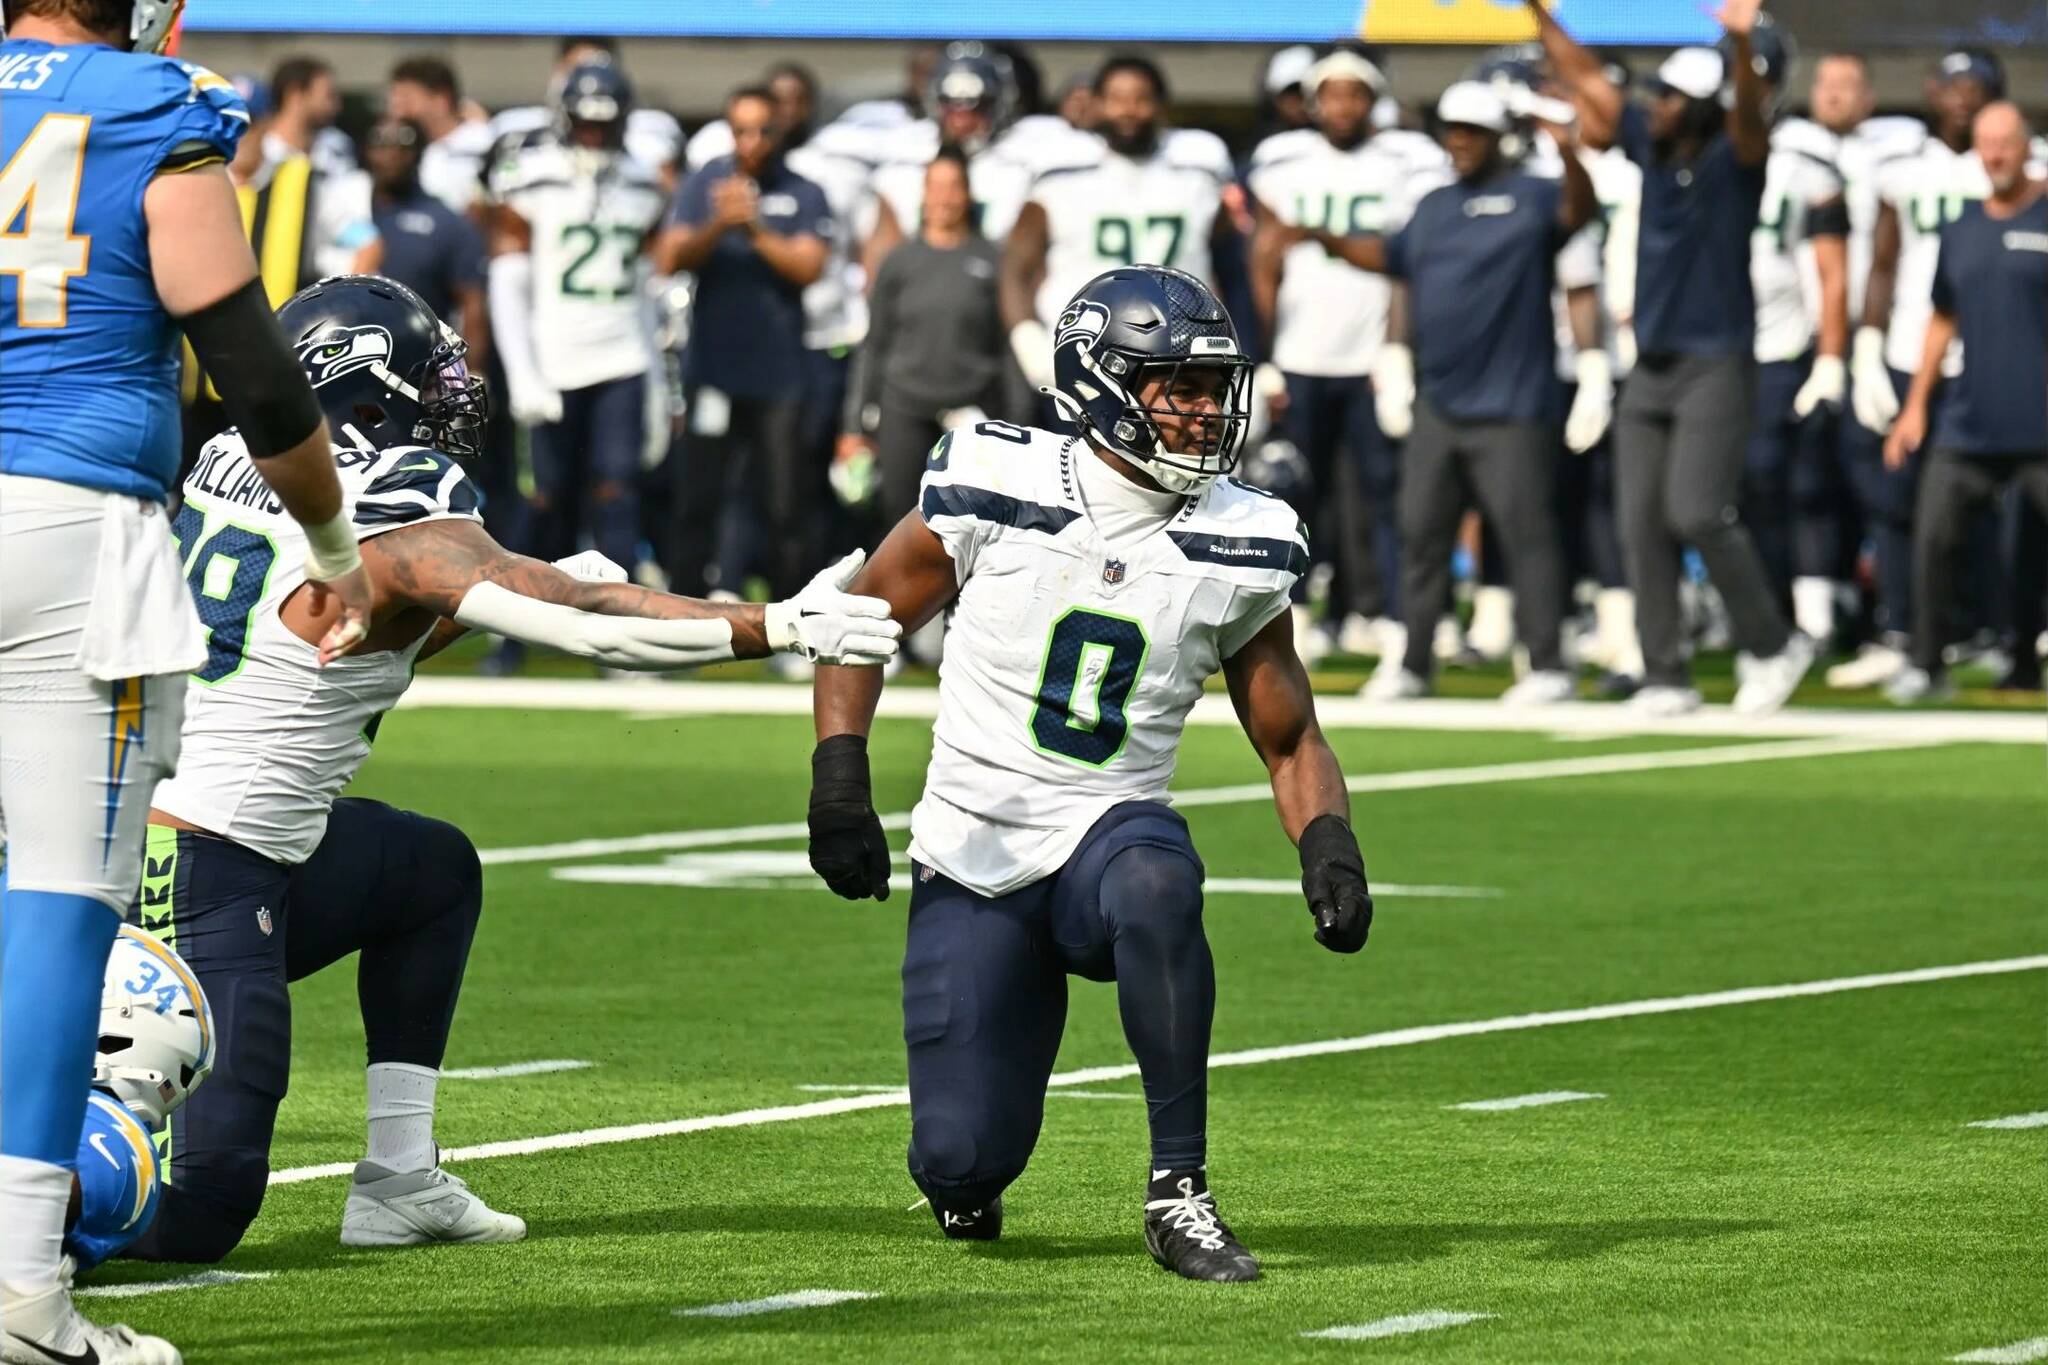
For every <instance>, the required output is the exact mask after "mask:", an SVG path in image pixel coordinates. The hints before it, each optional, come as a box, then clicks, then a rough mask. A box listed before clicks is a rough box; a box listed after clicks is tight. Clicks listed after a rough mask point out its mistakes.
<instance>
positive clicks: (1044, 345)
mask: <svg viewBox="0 0 2048 1365" xmlns="http://www.w3.org/2000/svg"><path fill="white" fill-rule="evenodd" d="M1010 353H1011V354H1012V355H1014V356H1016V357H1017V368H1018V369H1020V370H1022V371H1023V372H1024V382H1025V383H1027V384H1029V385H1030V386H1031V387H1032V388H1034V389H1049V388H1051V387H1052V333H1050V332H1048V331H1046V330H1045V324H1044V323H1042V322H1038V321H1035V320H1034V321H1029V322H1020V323H1018V324H1017V325H1016V326H1015V327H1012V328H1011V329H1010Z"/></svg>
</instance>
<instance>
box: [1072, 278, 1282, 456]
mask: <svg viewBox="0 0 2048 1365" xmlns="http://www.w3.org/2000/svg"><path fill="white" fill-rule="evenodd" d="M1052 366H1053V388H1052V389H1051V390H1049V392H1050V394H1051V396H1052V399H1053V402H1054V403H1055V404H1056V405H1057V406H1058V407H1059V409H1060V411H1061V413H1062V415H1064V416H1065V417H1066V418H1067V419H1068V420H1069V421H1071V422H1073V423H1075V424H1076V425H1077V426H1079V427H1080V428H1081V429H1082V430H1083V431H1084V432H1085V433H1086V434H1087V436H1088V438H1089V439H1090V440H1092V441H1094V442H1096V443H1097V444H1098V445H1101V446H1103V447H1104V448H1106V449H1108V450H1112V451H1114V452H1116V453H1117V454H1118V455H1121V456H1123V457H1124V458H1125V459H1127V460H1129V461H1130V462H1131V463H1133V464H1135V465H1137V466H1138V467H1139V468H1141V469H1143V470H1144V471H1145V472H1146V473H1147V474H1149V475H1151V476H1152V477H1153V478H1154V479H1156V480H1157V481H1158V482H1159V485H1160V487H1162V488H1165V489H1168V490H1170V491H1172V492H1175V493H1197V492H1200V491H1201V490H1202V489H1203V488H1204V487H1206V486H1207V485H1208V483H1209V482H1210V481H1211V480H1212V479H1216V478H1218V477H1220V476H1222V475H1224V474H1228V473H1230V471H1231V470H1233V469H1235V468H1236V467H1237V456H1238V450H1239V448H1240V447H1241V446H1243V444H1244V437H1245V430H1246V428H1247V426H1249V424H1250V421H1251V375H1252V362H1251V359H1250V357H1248V356H1246V355H1245V353H1244V347H1242V346H1241V345H1239V344H1238V340H1237V329H1236V328H1234V327H1232V326H1231V324H1230V315H1229V314H1228V313H1227V312H1225V311H1224V309H1223V304H1222V303H1221V302H1220V301H1219V300H1218V299H1217V297H1216V296H1215V295H1214V294H1213V293H1211V292H1210V291H1209V286H1207V285H1206V284H1203V283H1202V282H1201V281H1200V280H1198V279H1196V278H1195V277H1194V276H1193V275H1190V274H1188V273H1187V272H1185V271H1181V270H1169V269H1166V268H1165V267H1163V266H1154V265H1136V266H1123V267H1120V268H1119V269H1116V270H1112V271H1110V272H1108V273H1107V274H1104V275H1098V276H1096V277H1095V278H1094V279H1093V280H1091V281H1089V282H1088V284H1087V285H1086V286H1085V287H1084V288H1083V289H1082V290H1081V292H1080V293H1078V294H1076V295H1074V297H1073V301H1072V302H1070V303H1068V304H1067V307H1066V311H1065V312H1063V313H1061V314H1060V320H1059V326H1058V327H1056V328H1054V329H1053V349H1052ZM1189 371H1211V372H1214V373H1215V375H1216V376H1217V379H1216V390H1215V397H1216V406H1217V409H1218V411H1217V413H1216V414H1215V415H1214V416H1212V417H1210V418H1209V420H1208V421H1207V422H1206V423H1205V424H1204V426H1203V428H1202V430H1203V436H1202V440H1201V443H1200V445H1199V446H1197V447H1196V448H1195V449H1192V450H1184V451H1175V450H1169V449H1168V448H1167V445H1166V441H1165V438H1164V436H1163V434H1162V433H1161V432H1160V429H1159V423H1158V421H1157V419H1158V418H1160V417H1185V416H1187V415H1188V411H1187V409H1185V408H1184V407H1182V406H1181V402H1180V401H1178V400H1176V398H1175V397H1174V392H1175V390H1176V389H1177V388H1178V387H1180V384H1179V381H1180V380H1181V379H1182V378H1183V377H1184V376H1185V375H1186V374H1187V373H1188V372H1189ZM1153 380H1164V381H1165V382H1164V384H1163V385H1162V386H1161V389H1160V392H1159V394H1158V395H1157V397H1156V398H1155V399H1154V402H1155V404H1157V406H1147V405H1146V404H1145V402H1144V401H1143V398H1142V392H1143V390H1144V388H1145V387H1146V385H1147V384H1149V383H1150V382H1151V381H1153Z"/></svg>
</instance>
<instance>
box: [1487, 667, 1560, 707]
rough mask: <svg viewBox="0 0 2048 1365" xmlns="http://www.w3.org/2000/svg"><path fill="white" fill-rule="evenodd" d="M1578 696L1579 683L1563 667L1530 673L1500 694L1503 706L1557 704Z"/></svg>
mask: <svg viewBox="0 0 2048 1365" xmlns="http://www.w3.org/2000/svg"><path fill="white" fill-rule="evenodd" d="M1577 696H1578V684H1577V682H1576V681H1574V679H1573V678H1572V675H1571V674H1569V673H1567V672H1565V671H1564V670H1563V669H1561V668H1550V669H1542V670H1539V671H1538V672H1535V673H1530V674H1528V675H1526V676H1525V677H1523V679H1522V680H1521V681H1520V682H1518V683H1516V684H1515V685H1514V686H1513V687H1510V688H1509V689H1508V690H1507V691H1505V692H1503V693H1501V694H1500V704H1501V705H1502V706H1555V705H1557V704H1558V703H1559V702H1567V701H1571V700H1573V699H1574V698H1575V697H1577Z"/></svg>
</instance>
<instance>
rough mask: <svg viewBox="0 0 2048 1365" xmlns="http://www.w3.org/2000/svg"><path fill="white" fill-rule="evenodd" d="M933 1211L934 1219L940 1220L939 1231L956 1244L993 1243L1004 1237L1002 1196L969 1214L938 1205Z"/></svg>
mask: <svg viewBox="0 0 2048 1365" xmlns="http://www.w3.org/2000/svg"><path fill="white" fill-rule="evenodd" d="M931 1209H932V1217H934V1218H936V1219H938V1220H939V1231H941V1232H943V1233H945V1234H946V1236H947V1237H949V1238H950V1239H952V1240H953V1241H955V1242H993V1241H994V1240H995V1239H996V1238H998V1237H1000V1236H1002V1235H1003V1197H1002V1196H1001V1195H997V1196H996V1197H995V1198H993V1199H991V1200H989V1201H988V1203H986V1204H984V1205H983V1206H982V1207H980V1208H978V1209H975V1210H973V1211H972V1212H968V1213H961V1212H959V1211H958V1210H955V1209H942V1208H940V1207H939V1206H938V1205H937V1204H933V1205H932V1206H931Z"/></svg>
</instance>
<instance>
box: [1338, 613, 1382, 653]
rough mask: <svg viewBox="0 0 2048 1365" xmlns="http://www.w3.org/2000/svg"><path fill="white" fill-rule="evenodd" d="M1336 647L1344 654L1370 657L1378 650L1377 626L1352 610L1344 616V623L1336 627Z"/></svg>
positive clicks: (1378, 635) (1378, 633)
mask: <svg viewBox="0 0 2048 1365" xmlns="http://www.w3.org/2000/svg"><path fill="white" fill-rule="evenodd" d="M1337 648H1338V649H1341V650H1343V651H1344V652H1345V653H1346V654H1356V655H1359V656H1361V657H1363V658H1368V659H1369V658H1372V657H1373V656H1374V655H1376V654H1378V653H1379V652H1380V632H1379V626H1378V625H1377V623H1375V622H1373V621H1370V620H1368V619H1366V618H1365V617H1364V616H1362V615H1360V614H1359V613H1357V612H1355V611H1354V612H1352V613H1351V614H1349V615H1348V616H1346V617H1345V618H1344V623H1343V624H1342V625H1340V626H1338V627H1337Z"/></svg>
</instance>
